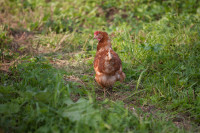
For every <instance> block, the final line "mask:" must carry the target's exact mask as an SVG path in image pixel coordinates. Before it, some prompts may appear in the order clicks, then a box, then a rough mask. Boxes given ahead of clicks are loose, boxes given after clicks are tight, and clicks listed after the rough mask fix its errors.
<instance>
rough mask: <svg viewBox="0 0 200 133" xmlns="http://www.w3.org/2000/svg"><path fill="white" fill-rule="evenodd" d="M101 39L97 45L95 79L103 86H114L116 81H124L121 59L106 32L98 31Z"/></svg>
mask: <svg viewBox="0 0 200 133" xmlns="http://www.w3.org/2000/svg"><path fill="white" fill-rule="evenodd" d="M98 34H100V36H103V37H101V40H100V41H99V43H98V45H97V52H96V56H95V59H94V70H95V72H96V76H95V80H96V81H97V83H98V84H99V85H100V86H102V87H109V86H112V85H113V84H114V83H115V82H116V81H120V82H122V81H123V80H124V79H125V74H124V73H123V72H122V63H121V59H120V58H119V56H118V55H117V53H115V51H113V50H112V46H111V42H110V39H109V37H108V34H107V33H106V32H101V31H98Z"/></svg>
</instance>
